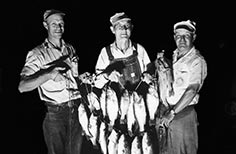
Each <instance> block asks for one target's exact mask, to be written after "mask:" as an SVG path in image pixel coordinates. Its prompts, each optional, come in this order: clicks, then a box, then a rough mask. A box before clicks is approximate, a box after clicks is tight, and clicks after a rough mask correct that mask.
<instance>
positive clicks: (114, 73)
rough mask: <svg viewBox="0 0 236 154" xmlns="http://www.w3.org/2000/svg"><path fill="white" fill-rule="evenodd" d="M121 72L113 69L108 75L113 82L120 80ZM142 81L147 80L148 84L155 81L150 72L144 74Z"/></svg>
mask: <svg viewBox="0 0 236 154" xmlns="http://www.w3.org/2000/svg"><path fill="white" fill-rule="evenodd" d="M120 76H121V74H120V73H119V72H118V71H116V70H115V71H112V72H111V74H110V75H109V76H108V79H109V80H110V81H111V82H119V78H120ZM142 81H144V82H146V83H147V84H149V83H151V82H152V81H153V77H152V76H151V75H150V74H148V73H143V74H142Z"/></svg>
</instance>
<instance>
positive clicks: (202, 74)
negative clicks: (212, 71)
mask: <svg viewBox="0 0 236 154" xmlns="http://www.w3.org/2000/svg"><path fill="white" fill-rule="evenodd" d="M190 68H191V69H190V77H189V84H199V85H200V87H201V86H202V85H203V81H204V79H205V78H206V75H207V73H206V72H207V70H206V62H205V60H204V59H201V58H198V59H196V60H194V61H193V63H192V66H191V67H190Z"/></svg>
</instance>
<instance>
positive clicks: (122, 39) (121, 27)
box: [95, 12, 150, 89]
mask: <svg viewBox="0 0 236 154" xmlns="http://www.w3.org/2000/svg"><path fill="white" fill-rule="evenodd" d="M110 22H111V27H110V29H111V32H112V33H113V34H114V35H115V41H114V42H113V43H111V44H110V45H109V46H107V47H103V48H102V50H101V53H100V55H99V57H98V60H97V63H96V67H95V68H96V73H97V74H101V73H102V72H104V70H105V69H106V68H107V66H109V65H110V64H112V63H113V64H114V62H123V65H124V66H123V67H122V66H121V65H122V64H121V63H116V64H117V65H115V64H114V66H117V67H112V68H115V69H111V70H110V72H109V73H102V74H101V75H100V76H98V77H97V81H95V86H97V87H99V88H102V87H103V86H104V84H106V83H107V82H108V81H113V82H118V83H119V84H120V86H121V87H122V88H131V89H134V87H136V86H137V84H138V83H139V81H140V79H141V74H142V73H143V72H144V71H146V69H147V64H149V63H150V59H149V57H148V54H147V52H146V50H145V49H144V47H143V46H142V45H140V44H138V43H135V42H132V41H131V39H130V37H131V32H132V29H133V24H132V22H131V19H130V18H129V17H128V16H127V15H126V14H125V13H124V12H121V13H116V14H115V15H113V16H112V17H111V18H110ZM119 64H120V65H119Z"/></svg>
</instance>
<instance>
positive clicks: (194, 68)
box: [167, 47, 207, 105]
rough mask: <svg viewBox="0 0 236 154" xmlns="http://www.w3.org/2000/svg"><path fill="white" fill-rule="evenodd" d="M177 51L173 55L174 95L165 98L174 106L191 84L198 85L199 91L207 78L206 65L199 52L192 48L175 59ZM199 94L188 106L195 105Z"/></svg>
mask: <svg viewBox="0 0 236 154" xmlns="http://www.w3.org/2000/svg"><path fill="white" fill-rule="evenodd" d="M177 54H178V51H177V50H175V51H174V54H173V74H174V83H173V89H174V95H172V96H170V97H168V98H167V101H168V102H169V104H170V105H175V104H176V103H177V102H178V101H179V99H180V98H181V97H182V95H183V94H184V92H185V90H186V89H187V88H188V86H189V85H191V84H199V85H200V87H199V89H198V91H199V90H200V89H201V87H202V85H203V82H204V80H205V78H206V76H207V64H206V61H205V59H204V58H203V57H202V55H201V54H200V52H199V51H198V50H196V49H195V47H193V48H192V49H191V50H190V51H189V52H188V53H187V54H186V55H184V56H183V57H181V58H180V59H177ZM198 100H199V93H197V95H196V96H195V97H194V98H193V100H192V102H191V103H190V104H189V105H193V104H197V103H198Z"/></svg>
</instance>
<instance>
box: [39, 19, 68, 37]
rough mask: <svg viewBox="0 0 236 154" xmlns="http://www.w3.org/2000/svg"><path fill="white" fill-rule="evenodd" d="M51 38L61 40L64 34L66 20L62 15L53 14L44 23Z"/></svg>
mask: <svg viewBox="0 0 236 154" xmlns="http://www.w3.org/2000/svg"><path fill="white" fill-rule="evenodd" d="M44 25H45V28H46V29H47V30H48V35H49V37H50V38H54V39H60V38H61V37H62V34H63V33H64V20H63V17H62V16H61V15H60V14H53V15H51V16H49V17H48V18H47V21H46V22H45V23H44Z"/></svg>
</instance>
